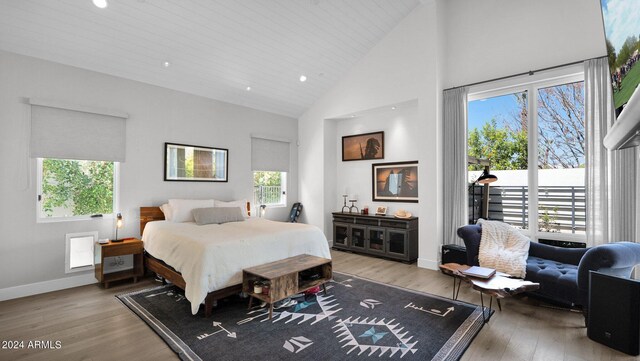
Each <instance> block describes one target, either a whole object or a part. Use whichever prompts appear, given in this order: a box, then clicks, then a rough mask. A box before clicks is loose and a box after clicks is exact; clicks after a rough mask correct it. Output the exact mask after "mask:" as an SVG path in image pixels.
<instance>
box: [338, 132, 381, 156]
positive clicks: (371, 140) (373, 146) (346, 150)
mask: <svg viewBox="0 0 640 361" xmlns="http://www.w3.org/2000/svg"><path fill="white" fill-rule="evenodd" d="M367 159H384V132H374V133H365V134H356V135H346V136H344V137H342V161H343V162H346V161H350V160H367Z"/></svg>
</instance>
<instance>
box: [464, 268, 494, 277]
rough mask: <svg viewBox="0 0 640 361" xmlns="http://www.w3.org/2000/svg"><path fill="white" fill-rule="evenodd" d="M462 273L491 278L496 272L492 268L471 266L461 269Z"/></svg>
mask: <svg viewBox="0 0 640 361" xmlns="http://www.w3.org/2000/svg"><path fill="white" fill-rule="evenodd" d="M462 274H464V275H465V276H469V277H477V278H491V277H493V275H495V274H496V270H494V269H493V268H486V267H478V266H472V267H469V268H468V269H466V270H464V271H462Z"/></svg>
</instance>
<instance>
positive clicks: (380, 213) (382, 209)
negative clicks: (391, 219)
mask: <svg viewBox="0 0 640 361" xmlns="http://www.w3.org/2000/svg"><path fill="white" fill-rule="evenodd" d="M386 214H387V207H385V206H377V207H376V216H384V215H386Z"/></svg>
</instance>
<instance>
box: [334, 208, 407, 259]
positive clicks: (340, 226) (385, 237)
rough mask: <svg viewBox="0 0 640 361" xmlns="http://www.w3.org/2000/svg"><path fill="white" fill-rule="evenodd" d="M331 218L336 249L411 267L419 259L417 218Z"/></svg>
mask: <svg viewBox="0 0 640 361" xmlns="http://www.w3.org/2000/svg"><path fill="white" fill-rule="evenodd" d="M332 214H333V248H334V249H338V250H347V251H352V252H357V253H363V254H369V255H374V256H379V257H385V258H389V259H394V260H399V261H404V262H409V263H411V262H414V261H415V260H416V259H417V258H418V217H410V218H396V217H393V216H376V215H364V214H356V213H342V212H333V213H332Z"/></svg>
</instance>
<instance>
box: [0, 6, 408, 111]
mask: <svg viewBox="0 0 640 361" xmlns="http://www.w3.org/2000/svg"><path fill="white" fill-rule="evenodd" d="M107 1H108V7H106V8H104V9H99V8H97V7H96V6H94V5H93V4H92V2H91V0H55V1H52V0H2V1H0V49H2V50H6V51H10V52H15V53H18V54H24V55H29V56H33V57H37V58H42V59H45V60H50V61H54V62H59V63H63V64H68V65H72V66H76V67H80V68H84V69H89V70H94V71H98V72H102V73H106V74H111V75H115V76H119V77H123V78H127V79H133V80H137V81H141V82H145V83H149V84H154V85H158V86H163V87H166V88H170V89H175V90H179V91H183V92H187V93H191V94H197V95H201V96H205V97H208V98H213V99H218V100H222V101H226V102H230V103H234V104H239V105H244V106H248V107H252V108H255V109H260V110H265V111H269V112H273V113H277V114H282V115H287V116H291V117H298V116H299V115H301V114H302V113H303V112H304V111H305V110H306V109H307V108H308V107H309V106H311V105H312V104H313V103H314V102H315V101H316V100H317V99H318V98H319V97H321V96H322V95H323V94H324V93H325V92H326V91H328V90H329V89H330V88H331V87H332V86H333V85H335V84H336V83H337V82H338V81H339V79H340V78H341V77H342V76H344V74H345V73H347V72H348V71H349V69H351V68H352V67H353V66H354V64H355V63H356V62H357V61H358V60H360V59H361V58H362V57H363V56H364V55H365V54H366V53H367V52H368V51H369V50H370V49H371V48H372V47H373V46H374V45H375V44H376V43H378V42H379V41H380V40H381V39H382V38H383V37H384V36H385V35H386V34H387V33H388V32H389V31H390V30H391V29H392V28H394V27H395V26H396V25H397V24H398V23H399V22H400V21H401V20H402V19H403V18H404V17H405V16H407V15H408V14H409V13H410V12H411V11H412V10H413V9H414V8H415V7H416V6H417V5H418V4H419V0H107ZM165 62H168V63H167V64H165ZM166 65H168V66H166ZM301 75H305V76H306V77H307V80H306V81H305V82H301V81H300V80H299V79H300V76H301ZM247 87H250V90H247V89H248V88H247Z"/></svg>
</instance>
